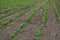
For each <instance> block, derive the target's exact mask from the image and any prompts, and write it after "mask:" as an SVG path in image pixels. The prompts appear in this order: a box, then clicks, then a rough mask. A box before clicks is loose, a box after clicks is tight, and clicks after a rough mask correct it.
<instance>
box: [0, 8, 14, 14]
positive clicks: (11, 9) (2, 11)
mask: <svg viewBox="0 0 60 40" xmlns="http://www.w3.org/2000/svg"><path fill="white" fill-rule="evenodd" d="M13 9H14V8H8V9H4V10H3V9H1V12H0V14H3V12H6V11H9V10H13Z"/></svg>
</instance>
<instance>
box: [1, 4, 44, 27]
mask: <svg viewBox="0 0 60 40" xmlns="http://www.w3.org/2000/svg"><path fill="white" fill-rule="evenodd" d="M38 4H39V3H37V4H35V5H38ZM42 5H43V4H42ZM33 6H34V5H31V6H30V7H26V8H25V9H26V10H25V9H24V10H23V11H21V12H20V13H18V14H16V16H15V17H13V18H10V19H8V20H7V21H4V22H1V23H0V28H2V27H4V26H6V25H8V24H9V23H11V22H13V21H14V20H16V19H17V18H18V17H20V16H22V15H24V14H25V13H26V12H27V11H28V10H29V9H30V8H31V7H33Z"/></svg>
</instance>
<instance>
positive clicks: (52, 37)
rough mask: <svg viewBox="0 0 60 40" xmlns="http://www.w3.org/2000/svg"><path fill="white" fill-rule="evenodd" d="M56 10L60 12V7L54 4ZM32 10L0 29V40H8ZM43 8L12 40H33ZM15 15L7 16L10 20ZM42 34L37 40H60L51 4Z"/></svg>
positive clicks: (59, 30) (59, 32)
mask: <svg viewBox="0 0 60 40" xmlns="http://www.w3.org/2000/svg"><path fill="white" fill-rule="evenodd" d="M56 5H57V8H58V9H59V11H60V6H59V5H58V4H57V3H56ZM35 8H36V7H34V8H33V9H32V8H31V10H29V11H28V12H27V13H26V14H24V15H23V16H21V17H19V18H18V19H17V20H16V21H13V22H11V23H10V24H9V25H7V26H5V27H3V28H2V29H0V40H8V35H9V34H11V33H12V32H13V31H14V30H16V29H17V26H18V25H20V24H21V23H22V22H23V21H24V20H25V18H26V17H27V16H28V15H30V13H32V12H33V10H34V9H35ZM43 10H44V6H43V7H42V8H41V9H40V11H39V12H38V13H37V14H36V15H35V16H34V17H33V18H32V19H31V20H30V22H29V23H28V24H27V25H26V26H25V27H24V28H23V29H22V30H21V31H20V32H19V33H17V36H16V38H14V39H13V40H34V37H35V35H36V31H37V30H38V28H39V26H40V22H41V17H42V14H43ZM15 15H16V14H13V15H11V16H9V17H10V18H12V17H13V16H15ZM9 17H6V18H3V19H2V20H0V22H3V21H6V20H7V19H9ZM42 31H43V33H42V35H41V36H40V38H39V40H60V23H59V22H58V21H57V17H56V15H55V12H54V9H53V5H52V3H51V5H50V7H49V9H48V11H47V20H46V24H45V26H44V28H43V30H42Z"/></svg>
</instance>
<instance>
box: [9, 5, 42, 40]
mask: <svg viewBox="0 0 60 40" xmlns="http://www.w3.org/2000/svg"><path fill="white" fill-rule="evenodd" d="M40 9H41V5H40V6H39V7H38V8H37V9H35V10H34V11H33V13H32V14H30V15H29V16H27V18H26V19H25V20H24V21H23V22H22V23H21V24H20V25H19V26H18V28H17V29H16V30H15V31H13V32H12V33H11V34H10V35H9V39H10V40H12V39H13V38H15V37H16V35H17V33H18V32H20V31H21V29H23V27H24V26H25V25H26V24H27V23H28V22H29V21H30V20H31V18H32V17H33V16H34V15H36V14H37V12H39V10H40Z"/></svg>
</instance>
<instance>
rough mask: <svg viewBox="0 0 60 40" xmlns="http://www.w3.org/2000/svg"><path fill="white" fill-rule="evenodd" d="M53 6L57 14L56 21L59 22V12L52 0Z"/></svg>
mask: <svg viewBox="0 0 60 40" xmlns="http://www.w3.org/2000/svg"><path fill="white" fill-rule="evenodd" d="M53 8H54V11H55V14H56V16H57V19H58V21H59V22H60V14H59V10H58V9H57V7H56V5H55V3H54V2H53Z"/></svg>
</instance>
